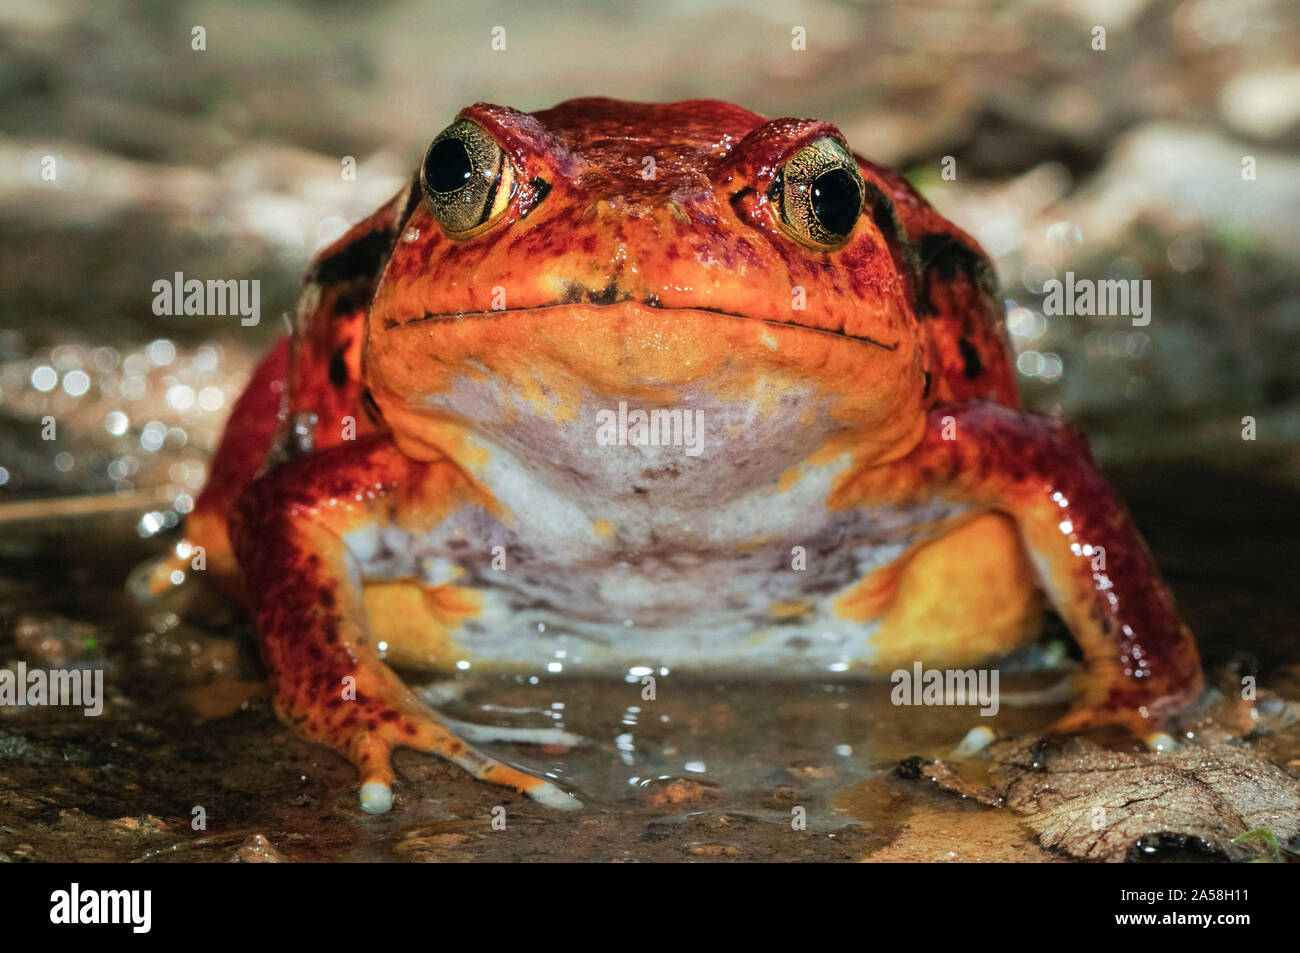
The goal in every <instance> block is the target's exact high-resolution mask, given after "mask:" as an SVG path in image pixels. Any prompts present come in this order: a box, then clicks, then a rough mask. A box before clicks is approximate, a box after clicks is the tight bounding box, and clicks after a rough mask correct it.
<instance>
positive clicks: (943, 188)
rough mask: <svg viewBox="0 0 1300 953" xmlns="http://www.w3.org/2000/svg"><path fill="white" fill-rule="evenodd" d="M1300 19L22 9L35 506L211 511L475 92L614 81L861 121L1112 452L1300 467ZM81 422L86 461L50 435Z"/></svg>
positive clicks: (442, 7) (15, 40)
mask: <svg viewBox="0 0 1300 953" xmlns="http://www.w3.org/2000/svg"><path fill="white" fill-rule="evenodd" d="M1298 19H1300V17H1298V8H1297V5H1296V4H1295V3H1294V2H1290V0H1276V2H1273V0H1173V2H1170V0H1105V2H1101V3H1097V2H1092V0H1089V2H1083V0H1078V2H1064V3H1050V4H1037V3H1025V2H998V3H967V4H946V3H933V4H926V3H920V4H918V3H906V4H897V5H894V4H883V3H848V2H836V0H806V2H778V3H770V4H747V3H727V2H717V0H703V2H698V0H692V2H690V3H685V2H678V3H672V2H669V3H642V2H636V3H633V2H626V3H624V2H617V0H612V2H586V3H574V2H570V3H559V4H528V3H500V2H491V0H488V2H482V3H475V4H473V5H466V4H460V3H455V4H437V3H428V2H401V0H396V2H387V3H385V2H380V3H371V4H367V5H366V8H365V12H364V14H361V13H359V12H358V10H357V9H356V8H355V7H354V6H353V5H349V4H343V3H331V2H312V3H308V2H298V3H292V2H291V3H279V4H264V3H252V2H250V3H241V2H229V0H226V2H191V0H185V2H174V0H159V2H136V3H107V4H105V3H93V2H76V0H5V2H4V4H3V6H0V27H3V31H4V32H3V41H2V42H3V56H2V57H0V62H2V63H3V65H2V66H0V70H2V71H3V72H2V73H0V89H2V90H3V92H2V93H0V95H2V96H3V111H4V116H5V122H4V130H3V137H2V138H0V159H2V165H3V168H4V175H3V177H2V178H0V229H2V230H3V239H4V247H5V249H6V251H5V254H4V257H3V264H2V265H0V269H2V270H0V286H2V287H3V289H4V294H3V299H2V300H0V309H2V320H0V327H3V336H2V337H0V399H2V400H3V415H2V416H3V420H2V422H0V426H3V428H4V434H5V437H6V445H5V452H4V459H3V461H0V465H2V466H3V467H4V470H3V472H2V473H0V478H2V479H3V492H5V493H6V494H8V495H9V496H14V495H20V496H29V495H32V494H36V495H44V494H47V493H59V494H65V493H87V492H112V493H118V494H131V493H134V492H137V491H140V490H151V489H154V488H158V487H167V486H170V487H171V488H172V490H171V495H172V496H175V495H176V494H177V493H182V495H183V493H184V492H186V491H187V492H191V493H192V492H193V490H194V489H195V488H197V487H198V486H200V485H201V482H202V479H203V473H204V458H205V455H206V453H207V452H208V451H209V450H210V449H211V447H212V444H213V441H214V440H215V439H216V437H217V436H218V433H219V428H220V424H221V422H222V421H223V419H224V416H225V414H226V412H227V409H228V407H229V404H230V401H231V399H232V397H233V396H234V395H235V394H236V392H237V390H238V388H239V385H240V383H241V382H242V380H243V378H244V376H245V375H246V374H247V372H248V369H249V366H250V362H251V361H252V360H253V359H254V357H255V355H256V354H257V353H258V352H259V351H260V350H261V349H262V348H263V347H264V346H265V345H266V343H267V342H268V341H269V340H270V339H271V338H273V337H274V336H275V335H276V334H278V333H279V332H280V331H281V330H282V324H281V318H280V315H281V314H282V313H284V312H291V311H292V309H293V302H294V296H295V292H296V287H297V283H298V281H299V280H300V277H301V275H302V273H303V270H304V268H305V267H306V264H307V262H308V260H309V258H310V256H311V255H312V253H313V252H314V251H315V250H317V249H318V248H320V247H321V246H322V245H323V244H325V243H326V242H328V241H330V240H332V239H333V238H335V237H337V236H338V235H339V234H341V233H342V232H343V230H344V229H345V228H346V227H347V226H348V225H349V224H350V223H351V222H353V221H356V220H357V219H359V218H361V217H363V216H364V215H366V214H368V213H369V212H370V211H372V210H373V209H374V208H375V207H376V206H377V205H379V204H380V203H381V202H382V201H383V200H384V199H385V198H386V197H387V196H388V195H390V194H392V193H393V192H394V191H395V190H396V189H397V188H398V186H399V185H400V182H401V179H402V177H403V176H404V175H405V174H407V171H408V170H409V169H410V168H412V167H413V165H414V163H415V162H416V161H417V160H418V158H419V157H420V154H421V152H422V150H423V149H424V148H425V147H426V146H427V144H428V142H429V140H430V139H431V138H432V137H433V136H434V135H436V134H437V132H438V131H439V130H440V129H441V128H442V127H443V126H445V125H446V124H447V123H448V122H449V121H450V119H451V117H452V116H453V115H454V113H455V112H456V111H457V110H458V109H459V108H461V107H462V106H463V105H466V104H468V103H470V102H474V101H476V100H486V101H489V102H497V103H502V104H507V105H512V106H515V107H517V108H520V109H524V110H532V109H538V108H544V107H546V106H549V105H552V104H554V103H555V102H558V101H560V100H562V99H565V98H569V97H573V96H580V95H593V94H604V95H609V96H615V97H621V98H629V99H640V100H674V99H687V98H698V97H709V98H722V99H727V100H731V101H734V102H736V103H739V104H741V105H744V106H746V107H748V108H750V109H753V110H755V111H757V112H759V113H762V114H765V115H768V116H773V117H775V116H781V115H795V116H813V117H819V118H823V119H827V120H830V121H832V122H834V123H836V124H837V125H838V126H839V127H840V128H841V129H842V130H843V131H844V133H845V134H846V136H847V137H848V139H849V141H850V143H851V144H852V145H853V146H854V147H855V149H856V150H857V151H859V152H861V153H863V154H864V155H866V156H868V157H870V158H872V159H874V160H877V161H881V162H884V163H887V164H890V165H893V166H895V167H898V168H901V169H903V170H905V171H906V173H907V174H908V176H909V177H910V178H911V179H912V180H913V181H914V182H915V184H917V185H918V186H919V187H920V188H921V189H922V190H923V192H924V193H925V194H926V195H927V196H928V197H929V198H930V199H931V200H932V201H933V202H934V203H935V204H936V205H937V206H938V207H939V209H940V210H941V211H943V212H945V213H946V214H947V215H948V216H949V217H950V218H952V219H953V220H954V221H956V222H957V223H958V224H959V225H961V226H962V227H964V228H965V229H966V230H968V231H970V232H971V233H973V234H974V235H975V236H976V237H977V238H978V239H979V240H980V242H981V243H982V244H983V245H984V247H985V248H986V249H987V250H988V252H989V254H990V255H991V256H992V257H993V259H994V261H995V262H996V264H997V267H998V271H999V274H1000V277H1001V280H1002V285H1003V289H1004V292H1005V294H1006V296H1007V298H1008V308H1009V326H1010V329H1011V331H1012V333H1013V336H1014V342H1015V346H1016V350H1017V353H1018V358H1017V368H1018V370H1019V373H1020V377H1021V381H1022V384H1023V389H1024V393H1025V397H1026V400H1027V402H1028V403H1029V404H1030V405H1031V406H1032V407H1034V408H1036V409H1040V410H1044V411H1052V412H1060V413H1063V414H1066V415H1068V416H1070V417H1071V418H1073V419H1075V420H1077V421H1078V422H1079V423H1081V424H1082V425H1084V426H1085V427H1086V428H1087V429H1088V431H1089V433H1090V434H1091V435H1092V437H1093V439H1094V441H1095V443H1096V444H1097V450H1098V453H1099V454H1100V455H1101V456H1102V457H1103V458H1109V459H1122V458H1124V457H1127V456H1132V455H1134V454H1136V455H1139V456H1142V457H1150V456H1151V455H1153V454H1161V455H1174V456H1178V457H1199V456H1206V455H1208V456H1209V458H1211V459H1215V460H1219V461H1222V460H1223V459H1224V458H1225V457H1228V458H1232V459H1233V460H1239V461H1240V463H1241V464H1242V465H1243V466H1248V467H1251V468H1253V469H1256V470H1258V471H1261V472H1262V471H1265V470H1268V471H1272V472H1276V468H1278V467H1284V468H1293V467H1294V465H1295V464H1296V457H1295V453H1294V448H1295V446H1296V439H1297V438H1298V437H1300V416H1298V415H1297V408H1298V406H1300V374H1297V367H1300V294H1297V291H1298V290H1300V274H1298V269H1297V267H1296V265H1297V259H1298V252H1300V229H1298V228H1297V227H1296V225H1297V221H1300V158H1298V157H1297V148H1296V147H1297V145H1298V144H1300V59H1298V58H1297V54H1298V52H1300V50H1298V42H1300V34H1298V33H1297V31H1296V26H1297V20H1298ZM498 26H499V27H503V28H504V45H505V49H504V50H496V49H493V28H494V27H498ZM798 27H802V29H803V34H804V36H805V38H806V39H805V43H806V49H803V50H795V49H793V48H792V47H793V46H795V45H797V44H796V43H795V42H794V41H795V36H794V31H795V29H796V28H798ZM1097 27H1101V28H1103V29H1104V31H1105V32H1104V44H1105V49H1104V50H1098V49H1094V46H1096V45H1098V35H1097V33H1096V28H1097ZM196 28H202V29H201V33H196ZM497 45H500V43H498V44H497ZM195 46H203V47H204V48H203V49H195V48H194V47H195ZM345 156H351V157H353V158H354V159H355V160H356V170H357V171H356V177H355V179H345V178H344V177H343V176H342V175H341V174H340V169H341V163H342V161H343V157H345ZM946 156H950V157H952V159H953V160H955V161H954V162H953V163H952V168H954V169H955V173H956V178H955V180H945V179H944V178H943V176H942V169H943V161H944V157H946ZM1247 156H1249V157H1251V159H1252V160H1253V165H1254V168H1255V178H1254V179H1253V180H1243V176H1242V163H1243V159H1244V157H1247ZM51 168H52V169H53V170H54V175H53V176H51V175H50V174H49V170H50V169H51ZM178 271H180V272H183V273H184V274H185V275H186V277H198V278H201V279H207V278H221V279H230V278H237V279H243V278H256V279H259V280H260V282H261V309H262V315H263V320H262V321H261V323H260V324H259V325H258V326H257V327H243V326H241V325H240V323H239V321H238V320H237V319H235V318H221V317H192V316H191V317H184V316H178V317H166V316H164V317H159V316H155V315H154V314H153V312H152V310H151V303H152V300H153V291H152V286H153V282H154V281H156V280H158V279H161V278H166V279H170V278H171V276H172V275H173V274H174V273H175V272H178ZM1066 271H1073V272H1074V273H1075V274H1076V275H1078V276H1079V277H1089V278H1094V279H1103V278H1130V279H1131V278H1146V279H1150V280H1151V282H1152V286H1153V287H1152V291H1153V305H1152V319H1151V323H1150V324H1149V325H1148V326H1146V327H1142V328H1135V327H1134V326H1133V325H1132V324H1131V322H1130V321H1129V320H1127V319H1125V318H1116V317H1109V318H1108V317H1093V318H1085V317H1072V316H1071V317H1050V316H1044V314H1043V309H1042V297H1043V296H1042V290H1043V282H1044V281H1046V280H1048V279H1050V278H1052V277H1064V273H1065V272H1066ZM46 414H50V415H53V416H54V417H55V418H56V420H57V421H58V427H59V434H58V439H57V441H40V440H33V439H31V437H32V435H33V433H35V432H36V431H34V429H33V427H34V425H35V422H37V421H39V420H40V419H41V418H42V417H43V416H45V415H46ZM1244 416H1252V417H1254V418H1255V419H1256V422H1257V440H1256V441H1255V442H1254V443H1253V444H1252V443H1247V442H1245V441H1243V440H1242V439H1241V430H1242V426H1243V425H1242V421H1241V418H1242V417H1244ZM1266 448H1267V449H1266ZM167 497H168V493H166V492H164V493H163V499H164V501H166V499H167ZM124 505H125V504H124ZM184 505H185V501H184V500H182V508H183V507H184ZM163 509H166V507H164V508H163ZM157 519H158V518H157V517H155V519H154V521H155V522H156V521H157Z"/></svg>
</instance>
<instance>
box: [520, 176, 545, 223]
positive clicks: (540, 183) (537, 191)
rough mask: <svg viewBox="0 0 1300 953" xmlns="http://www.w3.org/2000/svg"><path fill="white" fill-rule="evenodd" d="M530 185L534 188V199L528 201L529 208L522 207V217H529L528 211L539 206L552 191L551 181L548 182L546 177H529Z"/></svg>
mask: <svg viewBox="0 0 1300 953" xmlns="http://www.w3.org/2000/svg"><path fill="white" fill-rule="evenodd" d="M528 185H529V187H531V188H532V190H533V200H532V201H531V202H529V203H528V207H527V208H525V209H522V210H521V211H520V213H519V217H520V218H527V217H528V213H529V212H531V211H532V210H533V209H535V208H537V206H539V205H541V204H542V200H543V199H544V198H546V196H547V195H549V194H550V192H551V183H549V182H547V181H546V180H545V179H543V178H540V177H538V178H532V179H529V180H528Z"/></svg>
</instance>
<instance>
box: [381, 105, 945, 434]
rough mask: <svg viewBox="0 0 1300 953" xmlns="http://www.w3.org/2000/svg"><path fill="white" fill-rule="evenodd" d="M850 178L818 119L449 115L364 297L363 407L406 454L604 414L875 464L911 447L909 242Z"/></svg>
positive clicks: (664, 112)
mask: <svg viewBox="0 0 1300 953" xmlns="http://www.w3.org/2000/svg"><path fill="white" fill-rule="evenodd" d="M864 170H865V166H863V165H861V164H860V163H859V161H858V160H857V159H855V157H854V156H853V154H852V153H851V152H850V151H849V148H848V146H847V144H846V143H845V141H844V138H843V137H842V136H841V135H840V133H839V132H838V130H836V129H835V127H833V126H831V125H829V124H828V123H825V122H817V121H812V120H803V119H777V120H773V121H766V120H764V119H763V118H762V117H760V116H757V115H755V114H754V113H751V112H749V111H747V110H744V109H741V108H739V107H737V106H733V105H730V104H729V103H724V102H716V101H694V102H682V103H671V104H663V105H653V104H645V103H629V102H621V101H617V100H611V99H579V100H571V101H569V102H565V103H561V104H560V105H559V106H556V107H554V108H553V109H548V110H544V111H542V112H537V113H532V114H528V113H521V112H518V111H516V110H513V109H508V108H503V107H500V106H493V105H487V104H482V103H480V104H477V105H474V106H471V107H469V108H468V109H465V110H462V111H461V113H460V114H459V116H458V117H457V118H456V120H455V121H454V122H453V123H452V124H451V125H450V126H448V127H447V128H446V129H445V130H444V131H443V132H442V133H441V134H439V135H438V136H437V138H435V139H434V140H433V143H432V145H431V146H430V147H429V149H428V151H427V153H426V154H425V157H424V160H423V162H422V165H421V167H420V170H419V174H418V180H419V186H418V188H419V190H420V193H421V195H420V196H418V197H414V198H417V199H418V200H417V201H413V202H412V210H411V211H410V212H409V214H408V216H407V217H406V219H405V221H404V222H402V223H401V224H400V226H399V237H398V239H397V243H396V248H395V250H394V251H393V254H392V257H391V259H390V261H389V263H388V266H387V269H386V271H385V273H384V276H383V279H382V281H381V283H380V286H379V289H378V291H377V293H376V296H375V300H374V303H373V307H372V310H371V316H370V322H369V326H368V331H367V341H366V352H365V353H366V356H365V362H366V376H367V381H368V383H369V386H370V388H371V392H372V394H373V395H374V397H375V399H376V401H377V403H378V404H379V406H380V409H381V411H382V412H383V414H384V417H385V418H386V420H387V421H388V423H389V425H390V426H392V427H393V429H394V432H395V434H396V436H397V437H398V439H399V440H400V441H402V442H403V444H404V445H405V446H407V447H408V448H410V447H414V446H418V445H420V444H423V445H424V446H429V445H434V446H436V445H438V444H439V443H440V442H441V441H443V440H444V439H445V435H444V434H442V433H441V432H440V431H441V430H442V429H445V427H446V426H447V425H448V424H452V425H456V426H461V425H464V424H465V423H466V422H470V421H472V422H473V426H474V427H475V428H476V429H479V430H481V431H484V432H487V433H488V434H489V436H492V437H494V438H496V439H510V440H514V441H516V442H518V441H520V440H522V441H524V442H525V443H527V442H528V440H529V438H528V436H527V433H526V432H527V431H528V430H529V428H528V427H527V426H524V424H526V423H527V422H528V421H537V420H542V419H545V420H547V421H548V422H550V423H554V424H558V425H562V426H587V425H588V424H591V422H592V420H593V418H594V415H595V414H597V413H598V412H599V411H600V410H601V409H611V408H616V407H617V406H618V402H619V401H620V400H621V401H626V402H627V404H628V405H629V406H630V407H634V408H644V409H652V408H660V407H663V408H669V409H673V408H675V409H692V408H694V409H699V408H709V409H710V410H711V412H712V413H714V414H715V415H716V416H717V418H718V419H717V420H716V421H715V423H719V424H725V426H726V427H727V428H729V432H733V433H734V431H735V428H736V427H737V426H752V427H753V428H754V430H753V432H754V433H757V434H759V435H757V436H754V437H753V440H752V441H751V442H756V443H759V444H761V443H764V442H766V443H770V444H773V445H776V444H778V443H781V444H784V445H786V446H790V447H792V448H794V449H796V450H799V451H802V452H809V451H811V450H815V449H817V448H818V446H820V445H822V444H824V443H825V442H826V441H827V440H829V439H831V438H832V437H834V436H837V435H839V436H845V437H846V439H851V440H852V441H853V442H854V444H855V446H858V447H859V448H861V447H863V446H864V445H865V446H866V447H867V448H868V452H872V449H873V448H874V453H875V454H876V455H883V454H888V453H890V452H891V451H893V450H894V449H895V448H897V447H901V446H902V445H903V444H905V443H906V442H907V441H908V440H909V439H912V438H915V436H916V435H917V434H918V432H919V428H920V426H921V420H922V417H923V412H922V407H923V402H924V392H925V390H926V386H927V383H926V371H925V367H924V355H923V353H922V350H923V349H922V348H921V347H920V345H919V343H918V341H919V336H918V326H917V322H916V320H915V318H914V315H913V311H912V305H911V297H910V292H909V285H908V280H907V277H906V273H905V269H906V268H907V266H908V265H907V261H906V255H907V254H908V252H907V251H906V242H905V241H903V240H901V235H900V230H899V226H898V224H897V218H896V216H895V214H894V211H893V208H892V205H891V204H890V201H889V199H888V198H886V197H885V195H884V194H883V193H882V192H881V190H880V189H879V188H876V187H875V186H874V185H872V184H871V183H870V179H869V178H864ZM744 421H750V422H751V424H744V423H743V422H744ZM763 422H766V425H767V426H766V429H764V428H763ZM532 429H533V430H537V429H538V428H536V427H534V428H532ZM544 439H546V438H540V437H539V438H538V442H539V443H540V442H542V441H543V440H544ZM819 442H820V443H819ZM552 446H553V444H552Z"/></svg>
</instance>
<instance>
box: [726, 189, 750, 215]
mask: <svg viewBox="0 0 1300 953" xmlns="http://www.w3.org/2000/svg"><path fill="white" fill-rule="evenodd" d="M753 194H755V193H754V190H753V189H751V188H749V187H748V186H746V187H745V188H743V189H741V190H740V191H738V192H732V193H731V198H729V199H728V200H727V201H728V202H730V203H731V207H732V208H733V209H735V211H736V214H737V215H739V214H740V207H739V206H740V203H741V202H743V201H745V199H747V198H748V197H749V196H751V195H753Z"/></svg>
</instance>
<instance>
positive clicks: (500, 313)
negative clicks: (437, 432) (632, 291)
mask: <svg viewBox="0 0 1300 953" xmlns="http://www.w3.org/2000/svg"><path fill="white" fill-rule="evenodd" d="M629 303H630V304H633V305H634V306H636V307H640V308H643V309H644V310H645V311H647V312H663V313H677V314H692V313H694V314H715V315H719V316H722V317H727V318H739V319H741V320H743V321H760V322H762V323H763V324H768V325H772V326H773V327H781V328H799V329H800V330H803V331H812V332H816V333H818V334H829V335H831V336H832V337H837V338H843V339H844V340H846V341H857V342H859V343H861V344H868V345H870V346H872V347H878V348H880V349H881V350H884V351H890V352H893V351H897V350H898V342H896V341H895V342H894V343H893V344H886V343H885V342H884V341H878V340H876V339H875V338H872V337H867V336H866V335H864V334H850V333H848V332H847V331H837V330H835V329H833V328H819V327H814V326H813V325H810V324H801V323H800V322H798V321H779V320H777V319H776V318H756V317H754V316H753V315H749V314H741V313H739V312H736V311H727V310H725V309H723V308H709V307H704V306H699V307H693V308H664V307H661V306H659V305H655V304H650V303H648V302H633V301H632V300H631V299H630V298H629V299H625V300H623V301H618V302H612V303H597V302H564V301H556V302H553V303H551V304H542V305H535V306H533V307H528V308H498V309H495V310H492V311H446V312H432V311H426V312H425V313H424V314H423V315H421V316H419V317H415V318H407V319H406V320H398V319H397V318H385V319H384V330H386V331H391V330H393V329H394V328H405V327H410V326H411V325H415V324H450V323H454V322H457V321H467V320H476V321H478V320H485V319H487V320H490V319H493V318H502V317H505V316H506V315H510V314H519V313H521V312H530V311H550V310H556V311H560V310H567V309H569V308H596V309H601V308H609V307H614V306H617V305H626V304H629Z"/></svg>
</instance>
